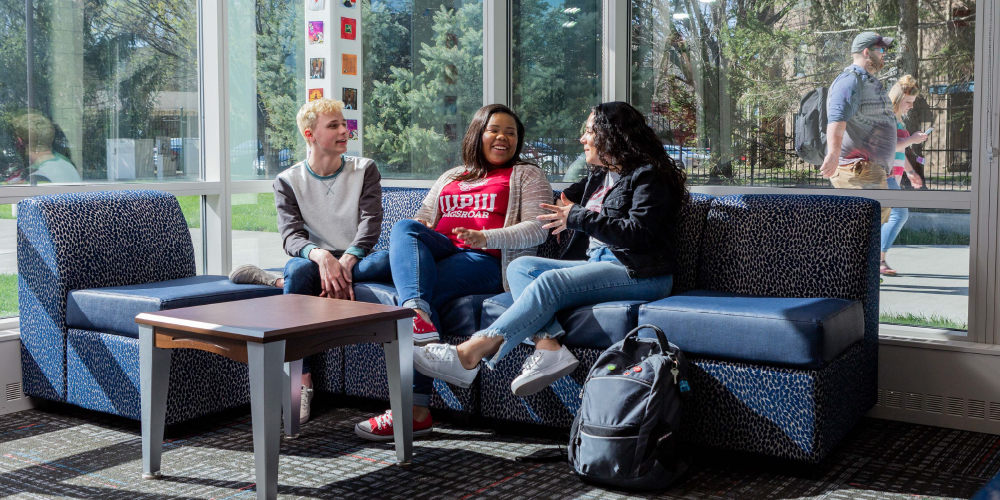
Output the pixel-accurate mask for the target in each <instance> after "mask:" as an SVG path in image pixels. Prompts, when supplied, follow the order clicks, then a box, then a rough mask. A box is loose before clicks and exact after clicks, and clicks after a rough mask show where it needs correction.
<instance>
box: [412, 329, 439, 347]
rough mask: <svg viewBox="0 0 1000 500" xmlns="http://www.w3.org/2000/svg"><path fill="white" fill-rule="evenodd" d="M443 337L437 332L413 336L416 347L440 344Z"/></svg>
mask: <svg viewBox="0 0 1000 500" xmlns="http://www.w3.org/2000/svg"><path fill="white" fill-rule="evenodd" d="M440 343H441V336H440V335H438V333H437V332H432V333H414V334H413V345H415V346H425V345H427V344H440Z"/></svg>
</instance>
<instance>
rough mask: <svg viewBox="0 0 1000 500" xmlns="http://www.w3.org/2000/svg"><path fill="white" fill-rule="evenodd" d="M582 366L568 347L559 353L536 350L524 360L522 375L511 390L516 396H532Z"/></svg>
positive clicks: (560, 349) (514, 382) (515, 380)
mask: <svg viewBox="0 0 1000 500" xmlns="http://www.w3.org/2000/svg"><path fill="white" fill-rule="evenodd" d="M579 364H580V360H578V359H576V356H574V355H573V353H571V352H569V349H567V348H566V346H561V347H559V350H558V351H545V350H542V349H535V352H534V353H532V354H531V356H528V359H525V360H524V365H522V366H521V374H520V375H518V376H517V378H515V379H514V381H513V382H511V383H510V390H512V391H514V395H515V396H520V397H524V396H530V395H532V394H534V393H536V392H538V391H540V390H542V389H544V388H546V387H548V386H549V385H551V384H552V382H555V381H556V380H559V379H561V378H563V377H565V376H566V375H569V374H570V373H573V370H575V369H576V367H577V366H578V365H579Z"/></svg>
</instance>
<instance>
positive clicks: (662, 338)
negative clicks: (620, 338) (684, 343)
mask: <svg viewBox="0 0 1000 500" xmlns="http://www.w3.org/2000/svg"><path fill="white" fill-rule="evenodd" d="M643 328H649V329H651V330H653V331H654V332H656V340H657V341H659V342H660V349H662V350H663V352H670V342H667V334H665V333H663V330H661V329H660V327H658V326H656V325H651V324H648V323H647V324H645V325H639V326H637V327H635V328H633V329H632V331H631V332H628V333H626V334H625V339H630V338H633V337H638V336H639V330H642V329H643Z"/></svg>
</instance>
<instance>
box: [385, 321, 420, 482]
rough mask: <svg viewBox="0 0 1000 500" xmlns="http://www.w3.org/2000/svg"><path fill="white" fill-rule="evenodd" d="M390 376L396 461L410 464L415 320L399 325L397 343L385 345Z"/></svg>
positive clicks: (395, 341) (397, 323)
mask: <svg viewBox="0 0 1000 500" xmlns="http://www.w3.org/2000/svg"><path fill="white" fill-rule="evenodd" d="M382 348H383V349H385V369H386V373H387V374H388V376H389V406H390V407H391V408H392V429H393V436H394V437H395V438H396V459H397V460H399V462H400V463H403V464H408V463H410V460H411V459H412V458H413V320H412V319H411V318H407V319H401V320H399V321H397V322H396V340H394V341H392V342H388V343H385V344H382Z"/></svg>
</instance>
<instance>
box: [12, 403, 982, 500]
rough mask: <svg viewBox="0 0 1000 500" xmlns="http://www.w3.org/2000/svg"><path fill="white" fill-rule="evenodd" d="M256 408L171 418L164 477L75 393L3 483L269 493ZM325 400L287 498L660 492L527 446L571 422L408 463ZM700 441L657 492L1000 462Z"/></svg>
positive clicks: (960, 485)
mask: <svg viewBox="0 0 1000 500" xmlns="http://www.w3.org/2000/svg"><path fill="white" fill-rule="evenodd" d="M247 410H248V409H246V408H245V409H243V412H242V413H241V412H235V413H229V414H227V415H224V416H223V417H222V418H220V417H218V416H215V417H213V418H210V419H207V420H203V421H200V422H196V423H193V424H186V425H183V426H177V427H173V428H168V430H167V441H168V442H167V443H165V444H164V455H163V473H164V478H163V479H161V480H159V481H144V480H142V479H141V478H140V472H141V463H140V457H141V448H140V439H139V424H138V423H137V422H134V421H130V420H125V419H121V418H117V417H109V416H106V415H103V414H98V413H93V412H88V411H85V410H79V409H75V408H71V407H66V406H62V405H53V406H49V407H47V408H45V409H36V410H30V411H25V412H20V413H14V414H10V415H5V416H0V497H4V498H15V499H37V498H95V499H97V498H99V499H109V500H110V499H151V500H152V499H168V498H169V499H187V498H191V499H195V498H197V499H205V498H212V499H216V500H223V499H250V498H255V492H254V491H253V488H254V485H253V443H252V437H251V429H250V417H249V415H247V414H246V411H247ZM314 414H315V417H314V419H313V420H312V421H311V422H309V423H308V424H306V425H304V426H303V428H302V435H301V436H300V437H298V438H297V439H293V440H284V441H283V442H282V446H281V462H280V472H279V474H280V475H279V483H280V484H279V487H278V491H279V497H280V498H289V499H290V498H330V499H333V498H364V499H387V498H421V499H423V498H427V499H430V498H444V499H455V500H460V499H461V500H464V499H472V498H510V499H513V498H550V499H567V498H587V499H603V498H608V499H619V498H651V497H643V496H638V497H636V496H629V495H627V494H625V493H623V492H615V491H609V490H603V489H600V488H596V487H593V486H588V485H585V484H583V483H581V482H580V481H579V480H577V479H576V477H575V476H573V475H572V474H571V473H570V469H569V466H568V465H567V464H565V463H530V462H523V461H518V460H516V458H517V457H522V456H525V455H529V454H532V453H538V452H539V451H540V450H546V449H555V448H557V447H558V445H559V444H560V443H561V442H562V440H561V439H560V440H558V441H556V439H558V436H557V435H552V434H561V433H562V431H545V430H539V429H529V430H527V431H522V432H520V433H519V435H513V434H510V433H507V432H506V431H505V432H504V433H502V434H497V433H495V432H493V431H490V430H484V429H481V428H469V427H463V426H458V425H453V424H443V425H440V426H438V427H437V430H436V432H435V434H434V437H432V438H429V439H424V440H419V441H417V442H416V452H415V454H414V463H413V465H412V466H410V467H408V468H402V467H399V466H395V465H393V460H394V457H395V452H394V450H393V448H392V446H391V445H379V444H372V443H368V442H366V441H363V440H360V439H358V438H357V437H355V435H354V432H353V426H354V423H355V422H356V421H358V420H359V419H360V418H362V417H365V416H368V415H370V412H368V411H365V410H359V409H357V408H336V407H325V408H324V407H317V408H315V409H314ZM694 451H695V455H694V464H693V466H692V468H691V470H690V471H689V473H688V474H687V475H686V477H685V478H684V479H683V481H682V482H681V483H679V484H677V485H675V486H674V487H673V488H671V489H669V490H667V491H666V492H664V493H662V494H660V495H658V496H655V498H704V499H716V498H738V499H753V498H831V499H833V498H836V499H848V498H851V499H853V498H864V499H883V498H885V499H888V498H907V499H912V498H970V497H971V496H972V495H973V494H975V492H976V491H977V490H979V489H980V488H981V487H982V486H983V485H984V484H986V483H987V482H988V481H989V480H990V478H992V477H993V476H994V475H996V474H997V472H998V470H1000V437H998V436H993V435H988V434H976V433H971V432H962V431H954V430H948V429H940V428H935V427H926V426H919V425H911V424H902V423H897V422H888V421H884V420H876V419H866V420H864V421H863V422H862V423H861V424H860V425H859V426H858V427H857V428H856V429H855V431H854V432H853V433H852V434H851V435H850V436H848V438H847V439H846V441H845V442H844V443H842V445H841V446H840V447H838V448H837V450H835V451H834V453H833V454H832V455H831V456H830V457H829V458H828V459H827V460H826V461H825V462H824V463H823V464H821V465H819V466H814V467H809V466H802V465H797V464H790V463H788V462H780V461H769V460H764V459H761V458H757V457H746V456H731V455H730V454H728V453H724V452H718V451H712V450H694ZM543 452H544V451H543Z"/></svg>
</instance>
